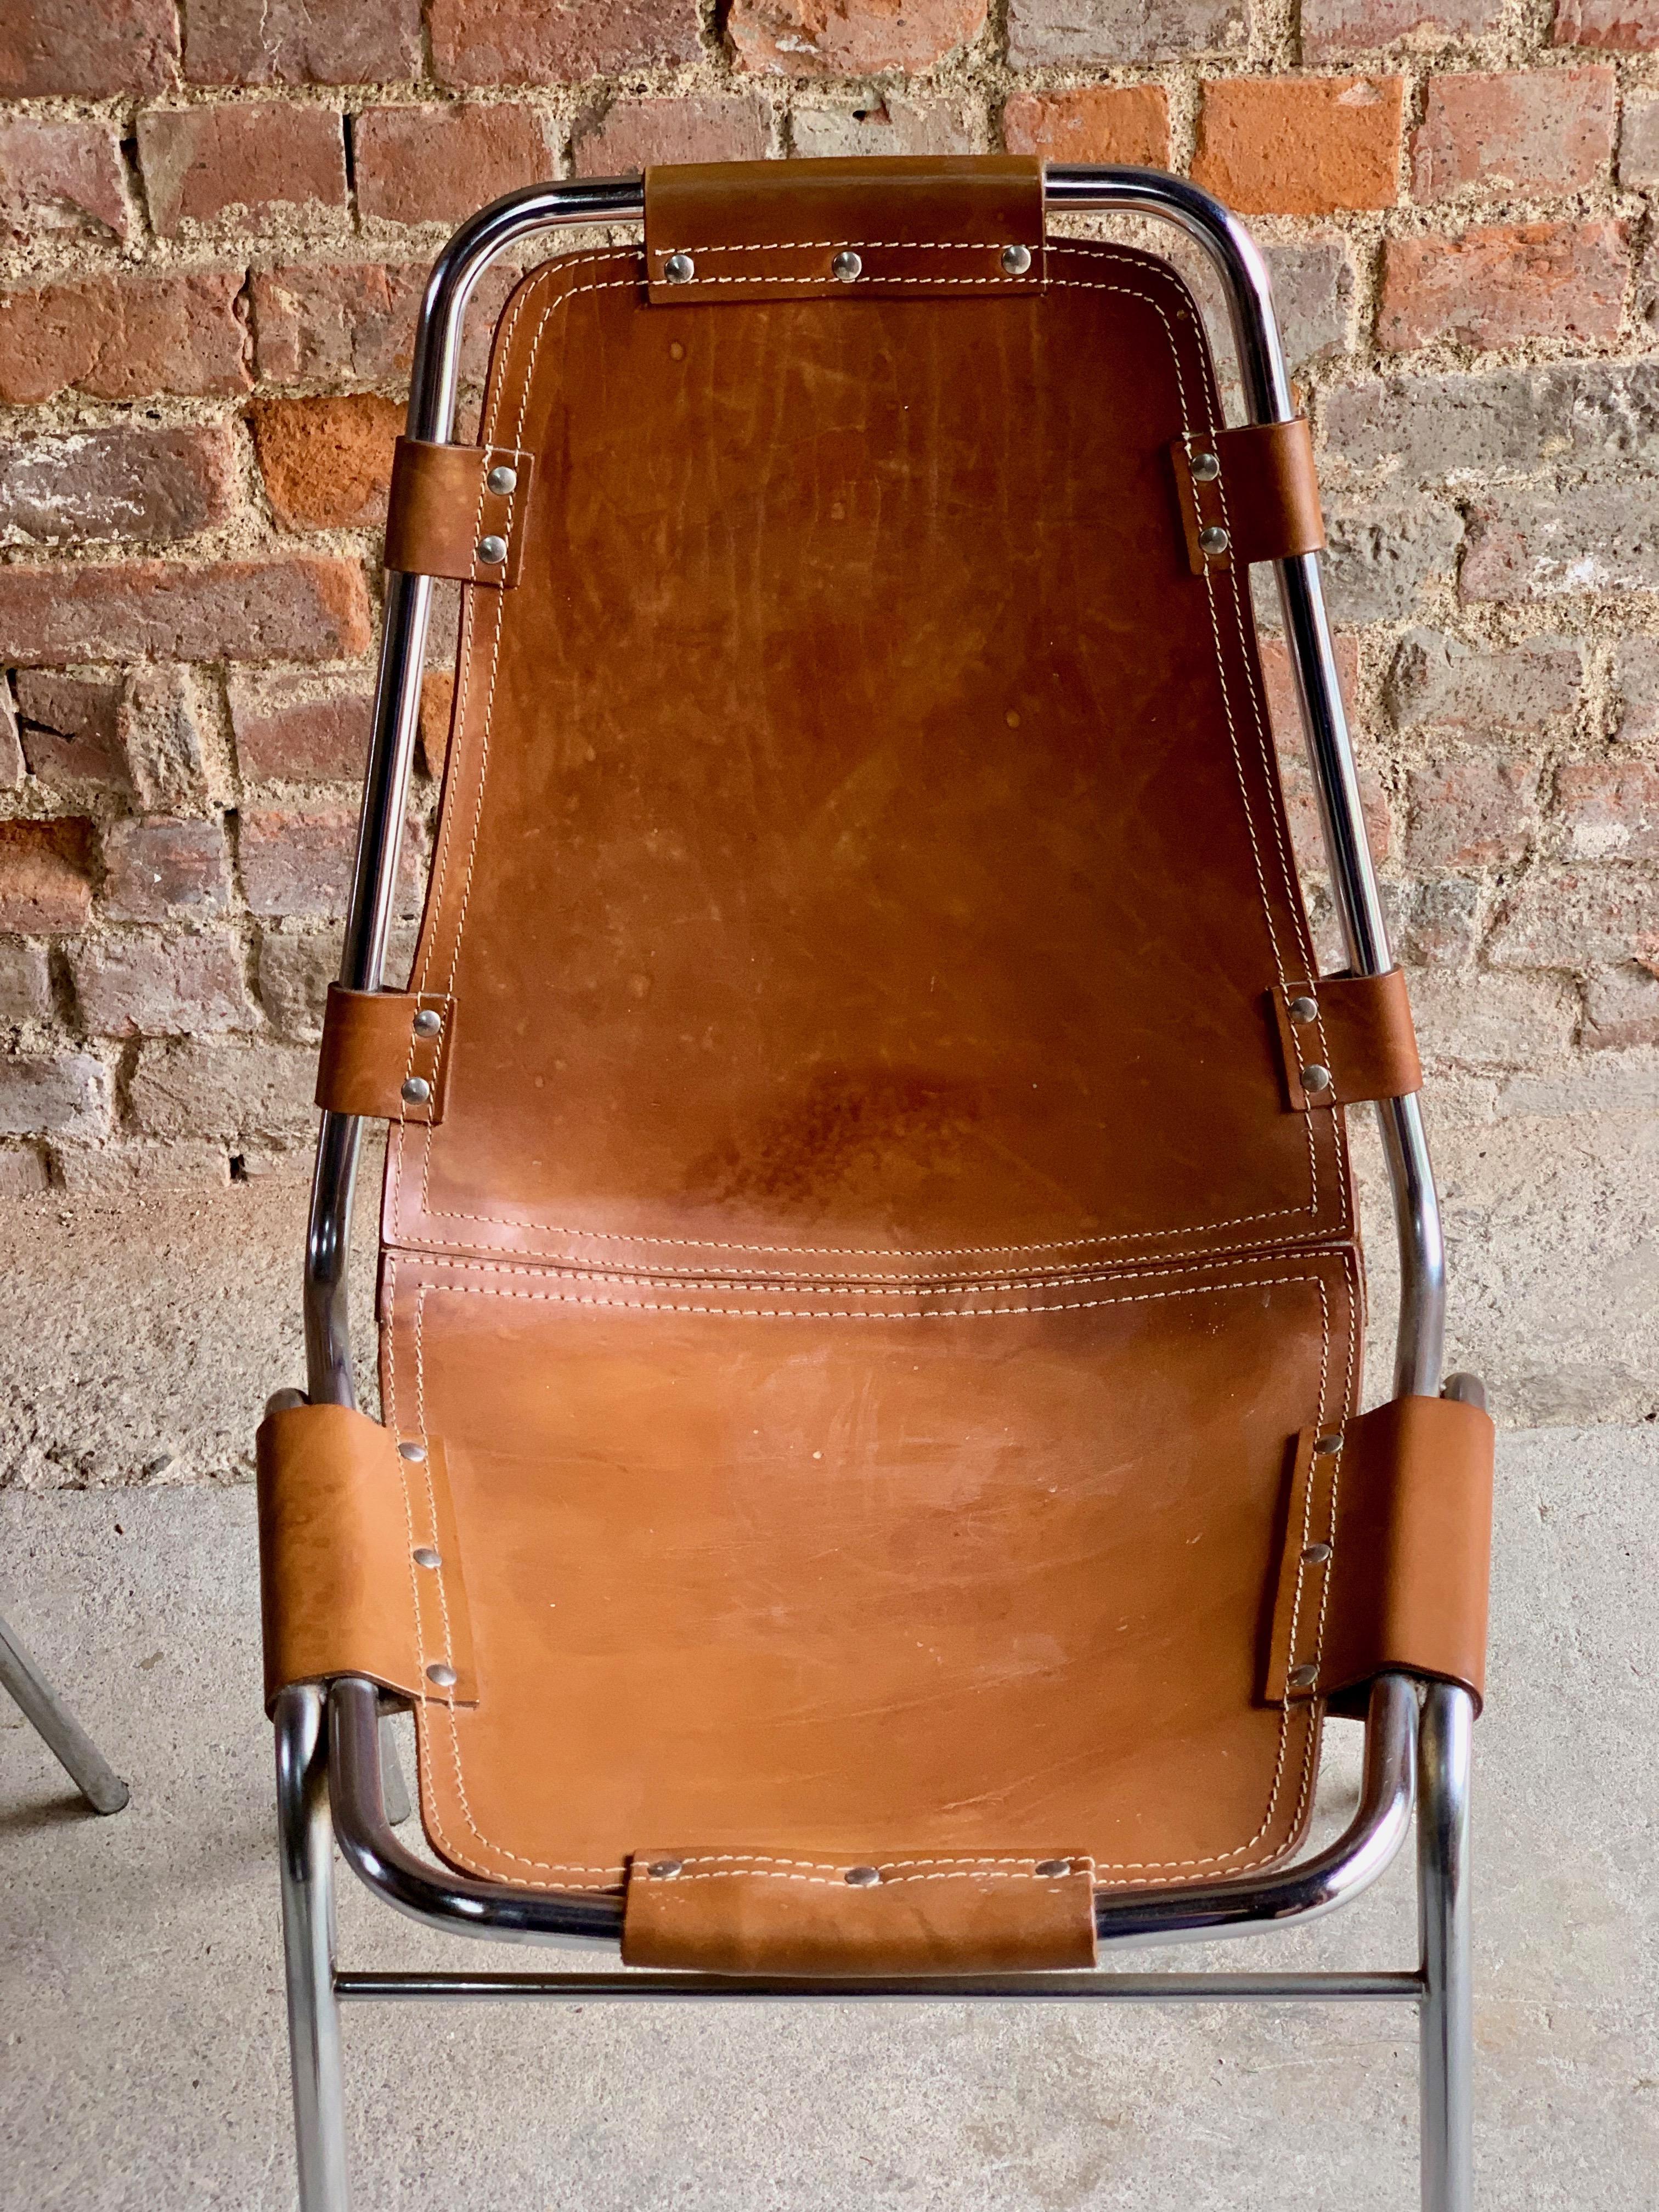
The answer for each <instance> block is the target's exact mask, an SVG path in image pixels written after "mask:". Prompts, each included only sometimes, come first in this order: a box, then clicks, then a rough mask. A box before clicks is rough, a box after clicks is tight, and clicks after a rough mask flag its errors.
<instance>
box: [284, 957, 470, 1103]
mask: <svg viewBox="0 0 1659 2212" xmlns="http://www.w3.org/2000/svg"><path fill="white" fill-rule="evenodd" d="M454 1034H455V1001H454V1000H453V999H451V998H447V997H445V996H444V995H443V994H441V993H440V992H436V991H420V992H413V991H348V990H345V989H343V988H342V987H341V986H340V985H339V984H338V983H331V984H330V985H329V987H328V1007H327V1011H326V1012H325V1014H324V1016H323V1044H322V1051H321V1053H320V1054H319V1058H318V1061H317V1103H318V1104H319V1106H321V1107H324V1108H325V1109H326V1110H327V1111H328V1112H330V1113H331V1114H367V1115H372V1116H374V1118H376V1119H378V1120H380V1121H418V1122H422V1123H425V1124H428V1125H431V1126H435V1125H436V1124H437V1123H438V1122H440V1121H442V1120H443V1118H444V1100H445V1098H446V1097H447V1093H448V1089H449V1061H450V1046H451V1041H452V1039H453V1036H454Z"/></svg>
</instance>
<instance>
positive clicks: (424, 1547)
mask: <svg viewBox="0 0 1659 2212" xmlns="http://www.w3.org/2000/svg"><path fill="white" fill-rule="evenodd" d="M415 1564H416V1566H417V1567H441V1566H442V1565H443V1561H442V1560H441V1559H440V1558H439V1557H438V1554H437V1553H435V1551H434V1550H433V1548H432V1547H431V1545H430V1544H416V1547H415Z"/></svg>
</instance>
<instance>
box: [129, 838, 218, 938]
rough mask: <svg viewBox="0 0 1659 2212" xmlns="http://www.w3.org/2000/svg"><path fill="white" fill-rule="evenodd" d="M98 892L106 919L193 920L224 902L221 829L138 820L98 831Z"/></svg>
mask: <svg viewBox="0 0 1659 2212" xmlns="http://www.w3.org/2000/svg"><path fill="white" fill-rule="evenodd" d="M104 871H105V873H104V891H103V897H102V900H101V902H100V903H101V904H102V907H103V909H104V912H105V913H106V915H108V916H109V917H110V919H111V920H112V921H179V920H199V919H200V918H202V917H204V916H205V915H214V914H219V913H222V911H223V909H224V908H225V907H226V905H227V904H228V902H229V897H230V878H229V872H228V868H227V866H226V863H225V834H224V831H223V829H222V828H221V827H220V825H219V823H217V822H216V821H196V822H167V821H152V820H144V819H140V820H137V821H131V820H130V821H125V822H116V823H112V824H111V825H110V827H109V828H108V829H106V831H105V832H104Z"/></svg>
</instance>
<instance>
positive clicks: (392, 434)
mask: <svg viewBox="0 0 1659 2212" xmlns="http://www.w3.org/2000/svg"><path fill="white" fill-rule="evenodd" d="M405 411H406V410H404V408H402V407H400V406H399V405H398V403H397V401H396V400H393V399H382V398H380V397H379V396H378V394H376V393H374V392H358V393H356V394H354V395H353V396H351V397H349V398H338V399H335V398H318V399H258V400H256V401H255V402H254V404H253V405H252V409H251V410H249V419H250V421H251V422H252V428H253V448H254V452H255V453H257V455H258V461H259V472H260V474H261V475H262V476H263V477H264V484H265V495H266V497H267V498H268V499H269V500H270V508H271V513H273V514H274V515H275V516H276V520H277V521H278V522H280V523H281V524H282V525H283V527H284V528H285V529H289V530H332V529H341V528H345V529H349V528H352V527H354V526H360V525H362V524H365V523H372V524H374V525H375V526H379V525H380V524H381V523H383V522H384V521H385V520H386V491H387V489H388V487H389V486H390V484H391V482H392V448H393V447H395V446H396V444H397V442H398V435H399V434H400V432H401V431H402V429H403V427H404V416H405Z"/></svg>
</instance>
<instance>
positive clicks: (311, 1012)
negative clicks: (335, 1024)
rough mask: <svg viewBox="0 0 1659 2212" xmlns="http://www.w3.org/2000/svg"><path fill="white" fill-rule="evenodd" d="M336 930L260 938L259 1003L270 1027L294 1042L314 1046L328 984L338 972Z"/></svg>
mask: <svg viewBox="0 0 1659 2212" xmlns="http://www.w3.org/2000/svg"><path fill="white" fill-rule="evenodd" d="M340 938H341V933H340V932H339V931H338V930H337V929H330V930H321V931H315V930H308V931H307V932H306V933H305V934H304V935H302V936H299V935H290V934H289V933H283V934H281V935H279V934H278V933H276V931H274V930H270V929H268V930H266V931H265V932H264V934H263V936H262V937H261V939H260V941H259V978H258V987H259V1003H260V1005H261V1006H263V1007H264V1010H265V1014H266V1017H267V1018H268V1019H269V1021H270V1024H271V1026H272V1028H273V1029H275V1030H277V1031H278V1032H279V1033H280V1034H281V1035H282V1036H288V1037H293V1038H294V1039H295V1041H296V1042H300V1043H305V1044H314V1043H315V1042H316V1041H317V1039H318V1038H319V1037H320V1036H321V1035H322V1033H323V1009H324V1007H325V1005H326V1004H327V1000H328V987H329V985H330V984H331V983H332V982H333V981H335V980H336V978H337V976H338V975H339V973H340Z"/></svg>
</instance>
